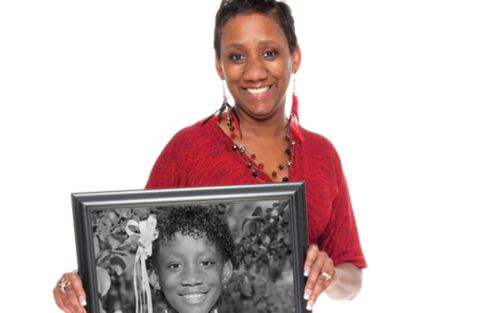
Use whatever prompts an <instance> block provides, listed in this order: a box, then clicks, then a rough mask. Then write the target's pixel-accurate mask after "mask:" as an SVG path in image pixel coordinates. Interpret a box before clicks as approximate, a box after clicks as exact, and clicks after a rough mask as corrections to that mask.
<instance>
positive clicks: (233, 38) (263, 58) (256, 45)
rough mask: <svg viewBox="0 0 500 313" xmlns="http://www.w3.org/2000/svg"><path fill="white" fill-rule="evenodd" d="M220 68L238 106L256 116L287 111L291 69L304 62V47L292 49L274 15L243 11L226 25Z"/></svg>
mask: <svg viewBox="0 0 500 313" xmlns="http://www.w3.org/2000/svg"><path fill="white" fill-rule="evenodd" d="M220 48H221V49H220V51H221V53H220V56H219V57H217V59H216V68H217V72H218V73H219V76H220V77H221V79H225V80H226V82H227V86H228V89H229V91H230V92H231V94H232V96H233V98H234V99H235V102H236V104H237V106H238V108H239V109H240V110H241V111H243V112H242V113H243V114H246V115H248V116H250V117H252V118H254V119H259V120H265V119H268V118H270V117H272V116H275V115H276V114H284V105H285V98H286V90H287V87H288V83H289V81H290V76H291V73H295V72H296V71H297V70H298V68H299V65H300V50H299V48H298V47H297V48H296V49H295V52H294V53H293V54H291V53H290V49H289V47H288V42H287V39H286V36H285V33H284V32H283V30H282V29H281V27H280V25H279V24H278V23H277V22H276V21H275V20H274V19H273V18H272V17H269V16H266V15H263V14H259V13H251V14H240V15H237V16H235V17H232V18H231V19H229V20H228V21H227V22H226V24H225V25H224V26H223V27H222V32H221V47H220Z"/></svg>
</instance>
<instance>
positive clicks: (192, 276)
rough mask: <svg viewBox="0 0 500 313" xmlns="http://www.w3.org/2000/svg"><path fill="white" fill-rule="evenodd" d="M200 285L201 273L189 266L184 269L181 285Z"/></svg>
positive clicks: (195, 267) (201, 281)
mask: <svg viewBox="0 0 500 313" xmlns="http://www.w3.org/2000/svg"><path fill="white" fill-rule="evenodd" d="M202 283H203V280H202V278H201V273H200V270H199V269H198V267H197V266H193V265H189V266H186V267H185V268H184V271H183V273H182V278H181V285H183V286H196V285H201V284H202Z"/></svg>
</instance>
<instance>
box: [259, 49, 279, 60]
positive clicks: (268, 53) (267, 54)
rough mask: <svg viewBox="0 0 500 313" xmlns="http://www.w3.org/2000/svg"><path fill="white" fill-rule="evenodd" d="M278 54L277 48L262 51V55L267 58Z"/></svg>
mask: <svg viewBox="0 0 500 313" xmlns="http://www.w3.org/2000/svg"><path fill="white" fill-rule="evenodd" d="M278 54H279V52H278V50H276V49H270V50H266V51H264V54H263V55H264V57H265V58H267V59H272V58H274V57H275V56H277V55H278Z"/></svg>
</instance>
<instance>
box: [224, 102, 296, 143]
mask: <svg viewBox="0 0 500 313" xmlns="http://www.w3.org/2000/svg"><path fill="white" fill-rule="evenodd" d="M234 110H235V113H236V115H237V118H238V123H239V126H240V129H241V132H242V133H243V134H244V136H245V137H247V138H248V137H251V138H268V139H271V138H278V137H279V138H282V137H283V132H284V131H285V126H286V124H287V120H286V117H285V113H284V110H281V111H280V112H276V114H273V116H271V117H269V118H266V119H255V118H253V117H251V116H249V115H248V114H246V113H245V112H243V111H242V110H241V109H239V108H238V106H237V105H235V106H234Z"/></svg>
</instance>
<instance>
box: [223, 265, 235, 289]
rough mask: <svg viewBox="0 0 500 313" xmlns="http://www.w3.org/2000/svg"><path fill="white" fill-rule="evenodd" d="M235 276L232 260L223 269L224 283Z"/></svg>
mask: <svg viewBox="0 0 500 313" xmlns="http://www.w3.org/2000/svg"><path fill="white" fill-rule="evenodd" d="M232 274H233V263H232V262H231V260H227V261H226V262H225V263H224V266H223V267H222V283H223V284H225V283H227V282H228V281H229V279H230V278H231V275H232Z"/></svg>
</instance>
